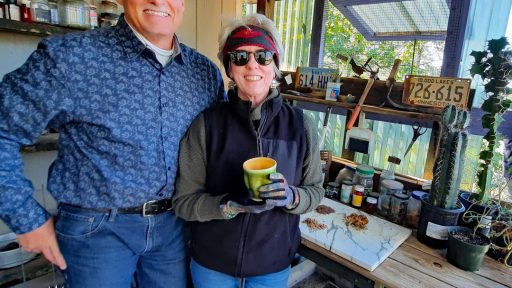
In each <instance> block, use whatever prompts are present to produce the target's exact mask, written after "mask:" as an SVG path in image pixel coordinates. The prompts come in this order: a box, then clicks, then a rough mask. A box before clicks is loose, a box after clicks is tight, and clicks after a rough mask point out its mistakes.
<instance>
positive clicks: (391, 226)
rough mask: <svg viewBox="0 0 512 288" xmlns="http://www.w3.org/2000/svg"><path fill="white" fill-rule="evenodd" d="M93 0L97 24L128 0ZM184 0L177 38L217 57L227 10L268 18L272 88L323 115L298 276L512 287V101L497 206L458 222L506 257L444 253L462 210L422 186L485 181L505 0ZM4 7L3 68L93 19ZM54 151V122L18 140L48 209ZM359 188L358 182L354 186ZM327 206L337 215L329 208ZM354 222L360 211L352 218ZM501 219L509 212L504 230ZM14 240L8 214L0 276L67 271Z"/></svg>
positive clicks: (364, 283) (22, 279)
mask: <svg viewBox="0 0 512 288" xmlns="http://www.w3.org/2000/svg"><path fill="white" fill-rule="evenodd" d="M91 1H92V2H91V4H96V6H97V7H98V9H99V11H98V19H99V24H98V26H100V27H103V26H102V25H104V23H107V22H108V21H114V22H113V23H115V17H114V18H112V19H111V18H108V17H113V16H116V15H117V17H119V15H120V13H122V8H121V7H120V6H119V7H116V9H117V10H115V11H111V12H112V13H110V14H108V15H107V14H105V15H102V14H101V12H102V11H101V7H102V5H104V4H102V3H103V2H108V1H100V0H91ZM0 4H1V3H0ZM109 5H113V4H109ZM185 7H186V11H185V16H184V21H183V24H182V26H181V28H180V30H179V32H178V37H179V39H180V41H181V42H183V43H185V44H187V45H188V46H190V47H193V48H194V49H196V50H198V51H199V52H201V53H202V54H204V55H206V56H207V57H208V58H210V59H211V60H213V61H214V62H215V63H216V64H217V65H218V66H219V67H221V66H222V64H221V63H219V61H218V59H217V56H216V55H217V49H218V43H217V35H218V33H219V31H220V30H221V27H222V25H223V23H225V21H226V19H230V18H234V17H238V18H239V17H242V16H244V15H247V14H251V13H261V14H265V15H266V16H267V17H269V18H271V19H273V20H274V21H275V23H276V26H277V27H278V30H279V32H280V34H281V40H282V43H283V45H284V49H285V51H284V55H281V58H282V59H281V65H280V70H281V71H282V72H283V77H282V78H281V79H279V81H276V82H278V83H276V85H278V86H277V87H279V89H280V91H281V93H282V95H283V97H284V99H286V100H287V101H288V102H289V103H290V104H292V105H295V106H297V107H300V108H302V109H304V111H305V114H306V115H308V116H309V117H311V118H312V119H313V120H314V121H315V123H316V124H317V127H318V138H319V145H320V147H319V148H320V150H321V151H320V154H321V155H320V157H321V159H322V165H323V169H324V171H323V172H324V179H325V180H324V187H325V189H326V195H325V198H324V199H323V200H322V203H321V206H320V207H319V208H321V209H316V210H314V211H312V212H309V213H307V214H305V215H301V223H300V229H301V233H302V235H301V236H302V239H301V246H300V248H299V253H298V254H299V255H297V257H296V261H295V262H294V263H293V265H292V276H291V278H290V279H289V287H512V268H511V265H512V256H511V252H512V212H511V210H512V208H511V203H512V185H510V184H509V182H510V181H509V179H510V174H511V173H512V169H509V168H512V166H508V165H512V164H508V163H509V161H512V153H511V150H512V124H510V123H512V115H511V114H512V113H506V111H507V109H505V111H504V112H503V113H501V117H502V118H503V122H501V125H499V128H498V129H497V131H498V132H499V134H500V135H499V136H498V141H497V144H496V147H495V148H494V150H495V151H496V153H495V154H493V157H492V159H491V160H492V161H491V162H490V164H489V165H490V166H492V167H493V169H492V170H491V172H490V173H491V176H489V177H490V179H492V181H490V182H489V184H487V186H486V187H487V188H488V189H489V191H491V192H489V195H490V197H489V198H490V199H494V202H492V203H495V204H496V203H497V204H496V205H497V206H498V207H499V209H498V210H499V211H500V212H496V210H493V212H483V214H482V212H480V214H478V212H475V213H476V214H466V215H469V216H471V215H473V218H471V217H469V216H468V217H469V218H471V219H470V220H473V221H474V222H476V223H477V226H479V227H474V226H475V224H474V223H473V226H471V225H470V224H469V223H467V225H463V226H469V227H470V228H474V229H477V228H478V230H479V232H482V230H485V229H486V228H487V230H488V231H484V232H487V236H489V233H491V234H490V236H493V235H494V238H493V237H490V238H489V237H488V238H489V239H490V240H489V241H491V240H492V241H493V242H492V243H493V244H491V245H490V246H491V247H490V248H489V247H488V248H486V249H489V251H494V250H492V249H493V248H492V247H495V246H493V245H504V247H502V248H499V250H496V251H498V252H499V253H498V252H496V253H497V255H495V254H493V255H490V254H491V252H488V251H487V250H486V251H484V254H485V252H487V255H485V256H483V258H482V259H481V262H479V263H478V265H477V266H476V268H475V266H470V267H466V266H464V265H465V264H462V266H460V264H455V263H456V262H453V261H452V260H450V261H449V260H448V258H450V259H453V258H452V257H455V256H453V255H450V256H449V255H448V254H450V253H455V252H447V250H448V249H447V246H450V245H452V244H449V243H451V242H450V241H452V240H450V239H449V238H450V237H449V235H451V234H450V233H451V232H450V231H452V230H449V228H450V227H452V226H455V225H459V226H460V225H461V223H463V221H462V217H463V216H462V215H463V212H461V211H464V210H461V211H459V213H460V214H455V215H452V214H448V212H446V214H445V211H446V210H451V207H450V209H449V208H448V204H442V205H441V204H440V205H437V204H433V202H432V201H431V200H429V194H427V193H429V192H431V191H434V192H436V193H438V194H443V193H448V194H449V192H448V191H445V189H444V187H441V186H442V185H441V186H440V185H438V183H437V182H438V181H437V180H436V179H442V180H439V181H442V182H443V184H446V181H448V182H449V181H451V180H450V179H448V180H446V179H445V178H446V177H450V175H451V174H453V173H455V174H457V175H454V176H452V178H453V179H456V180H457V181H455V180H454V181H455V182H454V183H457V184H459V185H458V186H457V187H451V191H453V190H454V189H455V190H456V191H457V193H455V194H454V195H456V196H455V198H452V199H451V201H455V202H456V203H455V202H454V203H453V207H455V206H457V205H459V206H460V207H462V206H464V205H463V204H462V202H459V198H458V197H460V196H457V194H458V191H478V189H479V188H478V184H479V183H478V180H477V179H479V174H478V173H479V172H478V171H479V168H478V167H480V166H481V165H482V162H483V160H482V158H481V156H480V151H481V150H482V149H483V148H482V147H483V146H486V145H487V144H486V143H487V142H488V141H487V140H486V139H487V138H486V133H487V129H486V127H484V125H482V122H485V120H484V121H483V120H482V119H485V118H486V116H485V115H486V113H488V111H486V109H485V105H484V106H482V104H483V103H484V101H485V100H486V99H487V97H488V94H487V90H485V88H484V84H485V83H487V82H485V79H482V78H483V77H480V76H476V77H473V76H474V75H472V74H475V73H474V72H475V70H473V69H472V65H473V63H474V62H475V57H474V56H472V54H471V52H472V51H474V50H475V51H482V50H483V51H485V50H486V49H487V48H488V47H489V43H495V42H489V40H493V39H494V40H498V39H501V38H502V37H506V36H512V25H510V24H509V23H512V21H511V19H510V16H509V14H510V12H511V8H512V0H353V1H349V0H185ZM110 8H112V7H110ZM0 16H4V17H3V18H2V17H0V55H2V57H1V62H2V65H0V77H3V76H4V75H5V74H7V73H9V72H11V71H13V70H14V69H16V68H18V67H19V66H20V65H21V64H23V62H24V61H25V60H26V59H27V57H28V56H29V55H30V54H31V53H32V52H33V51H34V50H35V49H36V47H37V44H38V42H39V41H40V40H41V39H43V38H44V37H47V36H50V35H54V34H62V33H75V32H80V31H82V30H85V29H91V27H90V25H91V23H90V22H89V24H87V25H89V27H86V26H87V25H86V24H84V23H82V24H80V25H78V26H81V27H77V25H74V27H69V25H66V24H62V23H60V24H57V23H54V24H51V23H35V22H32V23H27V22H23V21H18V20H14V19H6V18H8V17H6V16H7V15H0ZM107 16H108V17H107ZM107 18H108V19H107ZM68 20H69V19H68ZM109 23H110V22H109ZM105 25H106V24H105ZM93 28H97V27H93ZM509 39H512V38H510V37H509ZM510 41H512V40H510ZM496 43H498V42H496ZM499 43H501V42H499ZM507 49H509V46H507V45H504V48H503V50H507ZM511 59H512V57H510V58H508V61H509V63H510V61H512V60H511ZM221 70H223V69H221ZM222 73H223V77H224V81H225V83H226V87H227V86H228V85H229V82H230V79H229V78H227V77H226V75H225V74H224V71H222ZM476 74H478V73H476ZM479 75H480V74H479ZM511 75H512V74H511ZM507 83H508V82H507ZM503 91H505V92H506V90H503ZM505 94H506V95H504V96H503V97H502V98H503V99H505V100H504V101H506V99H510V98H509V97H510V95H509V94H508V93H505ZM363 95H364V97H363ZM361 99H363V100H364V101H360V100H361ZM357 107H358V108H360V112H358V113H355V111H356V110H359V109H356V108H357ZM445 107H451V108H445ZM508 107H510V106H508ZM465 111H467V112H465ZM351 118H352V119H351ZM447 118H453V119H452V122H450V121H448V120H446V119H447ZM466 119H467V120H466ZM352 120H355V122H354V123H353V124H350V125H348V124H349V122H351V121H352ZM454 121H459V123H461V124H460V125H459V124H454V123H455V122H454ZM347 126H350V127H347ZM349 128H350V129H349ZM457 141H458V142H457ZM462 146H463V147H464V149H462V153H461V147H462ZM58 148H59V147H58V131H48V133H46V134H45V135H43V136H41V138H40V139H39V140H38V142H36V143H34V144H33V145H29V146H25V147H23V148H22V158H23V161H24V165H25V166H24V169H25V171H24V172H25V175H26V176H27V178H28V179H30V180H31V181H32V183H33V186H34V188H35V191H36V193H35V195H34V197H35V198H36V199H37V200H38V201H39V202H40V203H41V205H42V206H44V207H45V208H46V209H47V210H48V211H49V212H50V213H56V209H57V203H56V201H55V200H54V199H53V197H52V196H51V195H50V194H49V192H48V191H47V189H46V181H47V173H48V168H49V167H50V165H51V163H52V161H53V160H54V159H55V158H56V155H57V151H58ZM453 151H455V152H453ZM450 153H451V154H450ZM455 154H456V155H455ZM454 155H455V156H454ZM451 157H452V158H451ZM448 159H449V160H448ZM443 160H444V162H443ZM452 160H453V161H452ZM446 162H450V163H452V164H450V163H448V164H447V163H446ZM453 163H457V165H453ZM459 164H460V165H459ZM454 166H456V167H454ZM454 171H455V172H454ZM452 172H453V173H452ZM436 177H437V178H436ZM438 177H440V178H438ZM433 180H434V181H433ZM450 183H451V182H450ZM452 184H453V183H452ZM356 185H360V186H362V187H363V188H364V191H362V194H361V195H359V194H358V193H357V191H356V189H355V186H356ZM446 186H448V185H446ZM452 186H453V185H452ZM509 187H510V188H509ZM452 194H453V193H452ZM430 195H432V194H430ZM467 195H468V196H467V197H469V198H470V199H471V197H472V196H471V194H469V193H467ZM359 196H361V198H358V197H359ZM371 198H375V199H376V200H375V202H373V200H369V199H371ZM440 198H441V197H440ZM445 198H446V199H448V198H449V197H448V196H445V197H444V198H443V199H445ZM358 199H359V200H358ZM0 201H1V200H0ZM460 201H462V200H460ZM426 202H427V204H425V203H426ZM473 202H474V200H473ZM422 203H423V206H422ZM458 203H461V204H458ZM469 205H470V206H473V205H474V204H471V201H470V204H469ZM435 206H441V207H443V208H442V210H437V208H438V207H435ZM459 206H457V207H459ZM425 207H427V208H428V210H426V209H427V208H425ZM460 207H459V208H460ZM328 208H331V209H332V210H333V213H331V212H326V210H322V209H328ZM454 209H455V208H454ZM465 209H466V210H471V208H468V207H466V208H465ZM420 211H421V213H420ZM486 211H487V210H486ZM486 213H487V214H486ZM493 213H494V214H493ZM428 214H431V215H433V216H432V217H433V218H427V215H428ZM475 215H476V216H475ZM350 216H352V217H350ZM360 216H364V217H362V219H359V218H358V219H356V220H354V219H353V218H357V217H360ZM484 216H485V217H484ZM487 216H488V217H487ZM507 217H508V218H507ZM420 218H421V219H420ZM440 218H443V219H440ZM444 218H450V219H451V220H453V221H458V222H459V223H457V222H450V223H445V222H444V221H441V220H444ZM491 218H492V219H491ZM486 219H489V221H488V222H486V223H487V224H486V223H484V222H485V220H486ZM353 220H354V221H355V222H357V223H355V224H354V221H353ZM359 220H361V221H362V222H366V223H363V225H362V227H359V226H357V225H358V223H360V222H359ZM469 222H471V221H469ZM498 222H499V223H498ZM494 223H496V226H497V225H498V224H500V225H501V224H502V225H505V228H502V229H503V230H500V231H502V232H500V233H501V234H499V235H498V236H496V235H497V234H493V233H496V229H497V228H494V227H495V226H492V228H491V225H494ZM507 225H508V226H507ZM507 233H509V234H507ZM484 234H485V233H484ZM503 235H509V236H506V237H505V236H503ZM14 237H15V236H14V234H13V233H11V231H10V230H9V228H8V227H7V226H6V225H4V224H3V222H1V221H0V288H2V287H48V286H51V287H54V286H55V285H62V284H63V279H62V275H61V274H60V273H59V272H58V271H56V268H54V267H53V266H52V265H50V264H49V263H48V262H47V261H46V260H45V259H44V257H42V256H40V255H34V254H30V253H24V252H22V251H21V250H19V249H17V250H16V251H15V255H14V253H11V254H10V255H8V252H9V251H11V252H12V250H9V249H8V247H7V245H8V244H12V243H13V242H15V238H14ZM507 237H509V238H507ZM496 241H504V243H501V242H500V243H501V244H495V243H497V242H496ZM500 247H501V246H500ZM449 249H455V248H452V247H451V246H450V248H449ZM459 249H460V248H459ZM462 250H464V248H462ZM466 250H467V249H466ZM452 251H454V250H452ZM457 253H458V252H457ZM457 255H458V254H457ZM491 256H494V257H491ZM461 257H462V256H461ZM3 261H4V262H3ZM463 261H464V262H471V261H477V260H474V259H471V260H467V259H463ZM471 265H472V264H471ZM475 265H476V264H475ZM471 270H475V271H471ZM313 278H314V279H313ZM18 285H19V286H18ZM59 287H60V286H59ZM171 287H172V286H171Z"/></svg>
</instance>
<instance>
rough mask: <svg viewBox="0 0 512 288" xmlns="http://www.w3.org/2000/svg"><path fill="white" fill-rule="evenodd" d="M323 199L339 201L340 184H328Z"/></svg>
mask: <svg viewBox="0 0 512 288" xmlns="http://www.w3.org/2000/svg"><path fill="white" fill-rule="evenodd" d="M325 197H327V198H331V199H335V200H338V199H340V184H338V183H336V182H329V183H327V186H326V187H325Z"/></svg>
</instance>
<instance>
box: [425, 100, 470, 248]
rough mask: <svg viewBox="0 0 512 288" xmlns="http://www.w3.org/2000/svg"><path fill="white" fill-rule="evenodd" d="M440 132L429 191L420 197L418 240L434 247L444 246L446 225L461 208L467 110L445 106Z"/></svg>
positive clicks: (455, 222) (451, 222) (450, 224)
mask: <svg viewBox="0 0 512 288" xmlns="http://www.w3.org/2000/svg"><path fill="white" fill-rule="evenodd" d="M441 124H442V132H441V142H440V146H439V151H438V153H437V156H436V160H435V164H434V177H433V180H432V186H431V189H430V193H429V194H428V195H425V196H424V197H423V198H422V208H421V213H420V221H419V225H418V233H417V237H418V240H419V241H420V242H422V243H424V244H426V245H428V246H430V247H433V248H446V245H447V239H448V227H449V226H455V225H457V221H458V217H459V214H460V213H462V212H464V207H463V206H462V205H461V204H460V202H459V201H457V195H458V194H459V186H460V181H461V179H462V171H463V167H464V153H465V151H466V147H467V142H468V134H467V132H466V131H465V129H466V128H467V126H468V125H469V112H467V111H465V110H459V109H458V108H457V107H455V106H454V105H448V106H446V107H445V108H444V110H443V113H442V122H441Z"/></svg>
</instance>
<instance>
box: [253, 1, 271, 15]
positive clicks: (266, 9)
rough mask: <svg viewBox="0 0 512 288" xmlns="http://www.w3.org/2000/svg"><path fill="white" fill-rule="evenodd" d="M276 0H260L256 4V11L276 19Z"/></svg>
mask: <svg viewBox="0 0 512 288" xmlns="http://www.w3.org/2000/svg"><path fill="white" fill-rule="evenodd" d="M274 2H275V0H258V3H257V4H256V12H258V13H260V14H263V15H265V16H267V18H269V19H274Z"/></svg>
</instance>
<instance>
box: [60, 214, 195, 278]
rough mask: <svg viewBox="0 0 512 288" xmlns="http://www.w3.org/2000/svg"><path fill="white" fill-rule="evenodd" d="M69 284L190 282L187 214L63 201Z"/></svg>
mask: <svg viewBox="0 0 512 288" xmlns="http://www.w3.org/2000/svg"><path fill="white" fill-rule="evenodd" d="M55 227H56V230H57V239H58V241H59V247H60V249H61V252H62V254H63V255H64V259H65V260H66V262H67V264H68V268H67V269H66V270H65V271H64V277H65V279H66V287H71V288H81V287H84V288H92V287H109V288H129V287H130V286H131V283H132V282H133V281H135V282H136V283H137V284H138V287H142V288H146V287H165V288H169V287H179V288H184V287H186V261H185V246H184V241H183V233H182V230H183V220H181V219H179V218H177V217H176V215H175V214H174V212H164V213H161V214H158V215H154V216H148V217H143V216H142V215H137V214H116V211H112V212H109V213H101V212H95V211H90V210H86V209H81V208H75V207H70V206H67V205H61V206H60V207H59V215H58V218H57V222H56V224H55Z"/></svg>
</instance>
